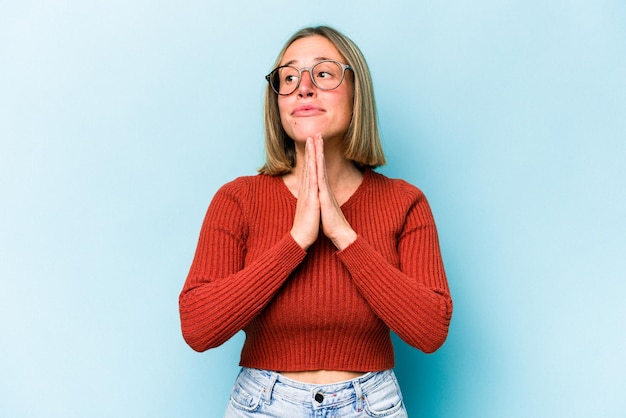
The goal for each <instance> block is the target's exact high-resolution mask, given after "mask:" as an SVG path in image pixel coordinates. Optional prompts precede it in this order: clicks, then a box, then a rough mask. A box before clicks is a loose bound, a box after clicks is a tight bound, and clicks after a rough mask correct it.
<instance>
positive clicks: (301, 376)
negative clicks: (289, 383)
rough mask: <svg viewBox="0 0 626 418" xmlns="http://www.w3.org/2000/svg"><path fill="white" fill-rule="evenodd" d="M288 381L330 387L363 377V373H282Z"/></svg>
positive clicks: (330, 371)
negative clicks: (329, 385) (330, 385)
mask: <svg viewBox="0 0 626 418" xmlns="http://www.w3.org/2000/svg"><path fill="white" fill-rule="evenodd" d="M280 374H281V375H283V376H285V377H286V378H288V379H291V380H296V381H298V382H304V383H312V384H315V385H328V384H331V383H337V382H344V381H346V380H352V379H356V378H357V377H359V376H363V375H364V374H365V373H363V372H347V371H342V370H310V371H303V372H280Z"/></svg>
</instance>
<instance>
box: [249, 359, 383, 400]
mask: <svg viewBox="0 0 626 418" xmlns="http://www.w3.org/2000/svg"><path fill="white" fill-rule="evenodd" d="M390 377H391V378H394V379H395V375H394V373H393V370H384V371H380V372H369V373H365V374H364V375H362V376H359V377H357V378H354V379H350V380H346V381H342V382H337V383H330V384H322V385H318V384H313V383H305V382H299V381H296V380H293V379H289V378H287V377H285V376H283V375H281V374H280V373H277V372H274V371H270V370H260V369H250V368H243V369H242V372H241V374H240V378H243V379H246V380H248V379H250V380H251V381H253V382H255V383H256V384H257V385H259V386H261V387H262V388H263V391H264V397H266V401H267V400H269V399H270V398H271V397H272V396H280V397H281V398H286V399H291V400H293V401H296V402H312V403H313V404H314V405H316V404H319V406H322V404H324V405H328V404H329V403H343V402H350V401H354V400H358V399H360V398H361V397H362V395H363V394H364V393H367V392H369V391H370V390H374V389H375V388H376V387H377V386H378V385H380V384H381V383H382V382H384V381H385V380H386V379H388V378H390ZM320 395H321V397H320ZM319 399H323V401H322V402H319V401H317V400H319Z"/></svg>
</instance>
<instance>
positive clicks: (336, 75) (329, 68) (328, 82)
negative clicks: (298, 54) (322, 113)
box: [265, 60, 354, 96]
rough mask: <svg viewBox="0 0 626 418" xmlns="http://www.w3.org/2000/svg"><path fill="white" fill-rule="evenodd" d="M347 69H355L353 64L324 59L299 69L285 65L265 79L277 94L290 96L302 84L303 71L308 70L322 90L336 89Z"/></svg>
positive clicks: (312, 79)
mask: <svg viewBox="0 0 626 418" xmlns="http://www.w3.org/2000/svg"><path fill="white" fill-rule="evenodd" d="M346 70H350V71H354V70H353V69H352V67H351V66H349V65H347V64H342V63H340V62H338V61H333V60H324V61H320V62H318V63H317V64H315V65H314V66H312V67H304V68H300V69H297V68H295V67H292V66H290V65H283V66H280V67H278V68H275V69H274V70H272V72H271V73H269V74H268V75H266V76H265V79H266V80H267V82H268V83H269V84H270V86H271V87H272V90H274V91H275V92H276V94H280V95H281V96H288V95H290V94H291V93H293V92H294V91H296V89H297V88H298V87H299V86H300V81H301V80H302V72H303V71H308V72H309V75H310V76H311V81H313V84H314V85H315V86H316V87H317V88H318V89H320V90H334V89H336V88H337V87H339V86H340V85H341V82H342V81H343V77H344V75H345V72H346Z"/></svg>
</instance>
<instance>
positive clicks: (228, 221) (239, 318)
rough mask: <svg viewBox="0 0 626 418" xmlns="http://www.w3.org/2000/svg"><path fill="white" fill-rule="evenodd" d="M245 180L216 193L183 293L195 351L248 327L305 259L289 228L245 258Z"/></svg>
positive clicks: (184, 320) (186, 331) (186, 330)
mask: <svg viewBox="0 0 626 418" xmlns="http://www.w3.org/2000/svg"><path fill="white" fill-rule="evenodd" d="M241 183H243V182H242V181H239V182H234V183H229V184H227V185H225V186H224V187H222V188H221V189H220V190H219V191H218V192H217V193H216V195H215V196H214V198H213V200H212V202H211V204H210V206H209V209H208V210H207V214H206V216H205V219H204V222H203V225H202V229H201V231H200V237H199V240H198V246H197V249H196V253H195V256H194V260H193V263H192V265H191V268H190V271H189V274H188V276H187V279H186V281H185V284H184V287H183V289H182V292H181V294H180V297H179V310H180V320H181V328H182V333H183V337H184V338H185V341H186V342H187V343H188V344H189V345H190V346H191V347H192V348H193V349H194V350H196V351H204V350H207V349H209V348H213V347H217V346H219V345H221V344H223V343H224V342H226V341H227V340H228V339H230V338H231V337H232V336H233V335H235V334H236V333H237V332H238V331H239V330H241V329H242V328H244V327H245V326H246V325H247V324H248V323H249V322H250V321H251V320H252V319H254V318H255V316H257V315H258V314H259V312H261V311H262V309H263V308H264V307H265V306H266V305H267V304H268V303H269V302H270V301H271V300H272V298H273V296H274V295H275V294H276V292H277V291H278V290H279V289H280V287H281V286H282V285H283V283H284V282H285V280H287V278H288V277H289V275H290V274H291V272H292V271H293V270H294V269H295V268H296V267H297V266H298V265H299V264H300V262H301V261H302V260H303V259H304V257H305V255H306V253H305V252H304V251H303V250H302V249H301V248H300V247H299V246H298V244H297V243H296V242H295V241H294V240H293V238H292V237H291V235H290V234H289V233H286V234H285V233H281V235H282V237H281V238H279V239H277V241H276V242H275V243H274V245H273V246H270V247H268V248H267V249H265V250H264V253H263V254H262V256H259V257H256V258H255V260H253V261H251V262H249V263H246V254H247V239H248V234H249V228H250V226H249V222H248V218H249V213H248V212H249V210H248V209H247V205H249V202H247V195H246V193H247V191H246V189H245V188H244V187H242V184H241Z"/></svg>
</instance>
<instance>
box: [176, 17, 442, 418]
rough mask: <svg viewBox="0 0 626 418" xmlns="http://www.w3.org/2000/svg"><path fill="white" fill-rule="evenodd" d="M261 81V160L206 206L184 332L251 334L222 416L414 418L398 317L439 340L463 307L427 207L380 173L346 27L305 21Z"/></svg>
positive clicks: (201, 343)
mask: <svg viewBox="0 0 626 418" xmlns="http://www.w3.org/2000/svg"><path fill="white" fill-rule="evenodd" d="M266 78H267V80H268V87H267V92H266V101H265V130H266V151H267V158H266V163H265V165H264V166H263V167H262V168H261V169H260V170H259V171H260V174H259V175H256V176H248V177H241V178H238V179H235V180H234V181H232V182H230V183H228V184H226V185H224V186H223V187H222V188H221V189H220V190H219V191H218V192H217V193H216V195H215V196H214V198H213V200H212V202H211V204H210V206H209V209H208V211H207V214H206V217H205V220H204V223H203V225H202V230H201V232H200V238H199V242H198V247H197V250H196V254H195V257H194V260H193V263H192V265H191V269H190V271H189V275H188V276H187V280H186V282H185V285H184V288H183V290H182V292H181V295H180V316H181V324H182V331H183V336H184V338H185V340H186V341H187V343H188V344H189V345H190V346H191V347H192V348H193V349H195V350H197V351H204V350H207V349H210V348H213V347H217V346H219V345H221V344H223V343H224V342H226V341H227V340H228V339H230V338H231V337H232V336H234V335H235V334H236V333H237V332H238V331H240V330H244V331H245V333H246V340H245V343H244V347H243V350H242V353H241V362H240V366H241V367H242V369H241V372H240V374H239V376H238V378H237V381H236V382H235V385H234V388H233V392H232V395H231V399H230V402H229V405H228V408H227V411H226V416H227V417H290V418H291V417H301V416H327V415H325V413H328V414H329V415H328V416H331V415H330V414H332V416H337V417H361V416H388V417H404V416H406V410H405V408H404V405H403V403H402V395H401V392H400V389H399V387H398V383H397V380H396V378H395V376H394V374H393V371H392V368H393V366H394V354H393V347H392V343H391V338H390V330H393V331H394V332H395V333H396V334H397V335H398V336H400V337H401V338H402V339H403V340H404V341H406V342H407V343H408V344H410V345H412V346H414V347H417V348H418V349H420V350H422V351H424V352H433V351H435V350H437V349H438V348H439V347H440V346H441V345H442V344H443V342H444V341H445V339H446V337H447V334H448V326H449V323H450V318H451V314H452V300H451V298H450V293H449V289H448V284H447V281H446V276H445V272H444V267H443V263H442V259H441V254H440V250H439V244H438V239H437V231H436V228H435V223H434V220H433V216H432V214H431V211H430V208H429V205H428V203H427V201H426V198H425V197H424V195H423V193H422V192H421V191H420V190H419V189H417V188H416V187H414V186H412V185H410V184H408V183H406V182H405V181H402V180H394V179H389V178H387V177H385V176H383V175H381V174H378V173H376V172H375V171H373V169H374V168H376V167H378V166H380V165H382V164H384V163H385V159H384V154H383V151H382V148H381V144H380V138H379V135H378V128H377V116H376V108H375V103H374V95H373V87H372V82H371V77H370V74H369V70H368V68H367V64H366V62H365V59H364V58H363V55H362V54H361V52H360V51H359V49H358V47H357V46H356V45H355V44H354V43H353V42H352V41H351V40H350V39H349V38H347V37H346V36H344V35H343V34H341V33H339V32H338V31H336V30H334V29H332V28H329V27H315V28H305V29H303V30H301V31H299V32H297V33H296V34H294V35H293V36H292V37H291V39H289V40H288V41H287V43H286V44H285V46H284V48H283V49H282V51H281V52H280V54H279V56H278V59H277V61H276V68H275V69H274V70H273V71H272V72H270V74H269V75H268V76H267V77H266Z"/></svg>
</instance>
